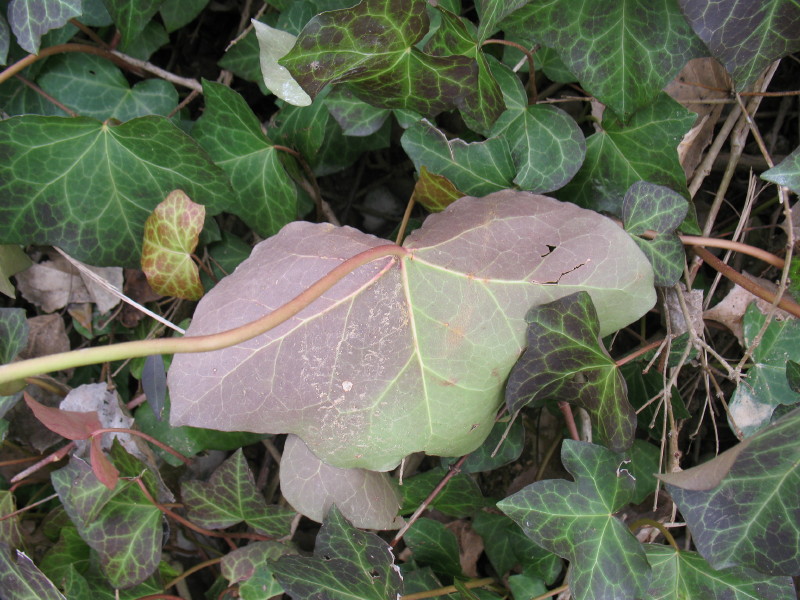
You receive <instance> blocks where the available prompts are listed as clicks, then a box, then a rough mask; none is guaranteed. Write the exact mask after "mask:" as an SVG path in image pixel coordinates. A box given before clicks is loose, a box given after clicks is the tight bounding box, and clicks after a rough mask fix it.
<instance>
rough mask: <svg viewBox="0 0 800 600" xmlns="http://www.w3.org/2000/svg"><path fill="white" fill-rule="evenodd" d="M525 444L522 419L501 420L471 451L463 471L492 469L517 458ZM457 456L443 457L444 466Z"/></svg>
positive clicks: (472, 471)
mask: <svg viewBox="0 0 800 600" xmlns="http://www.w3.org/2000/svg"><path fill="white" fill-rule="evenodd" d="M524 446H525V427H524V426H523V425H522V421H521V420H520V419H517V420H515V421H514V422H513V423H511V424H510V426H509V423H508V421H499V422H497V423H495V424H494V426H493V427H492V431H491V432H490V433H489V437H487V438H486V440H485V441H484V442H483V444H481V445H480V447H478V449H477V450H473V451H472V452H470V455H469V456H468V457H467V460H466V461H465V462H464V464H463V465H461V472H462V473H480V472H482V471H492V470H494V469H498V468H500V467H502V466H503V465H506V464H508V463H510V462H513V461H515V460H517V459H518V458H519V456H520V454H522V449H523V447H524ZM456 460H457V459H455V458H443V459H442V466H447V465H448V464H452V463H454V462H455V461H456Z"/></svg>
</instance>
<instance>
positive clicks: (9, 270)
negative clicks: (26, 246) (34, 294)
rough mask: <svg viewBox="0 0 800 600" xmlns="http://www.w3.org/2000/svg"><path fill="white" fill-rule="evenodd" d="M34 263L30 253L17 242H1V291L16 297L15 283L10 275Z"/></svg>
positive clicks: (10, 296)
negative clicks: (24, 250)
mask: <svg viewBox="0 0 800 600" xmlns="http://www.w3.org/2000/svg"><path fill="white" fill-rule="evenodd" d="M32 264H33V262H32V261H31V259H30V258H28V255H27V254H25V252H23V250H22V248H20V247H19V246H17V245H16V244H0V293H3V294H5V295H6V296H8V297H9V298H14V297H15V296H16V293H15V292H14V284H13V283H11V280H10V279H9V277H11V276H12V275H16V274H17V273H19V272H20V271H24V270H25V269H27V268H28V267H30V266H31V265H32Z"/></svg>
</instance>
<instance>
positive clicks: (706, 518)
mask: <svg viewBox="0 0 800 600" xmlns="http://www.w3.org/2000/svg"><path fill="white" fill-rule="evenodd" d="M798 426H800V410H794V411H792V412H791V413H789V414H788V415H786V416H784V417H783V418H781V419H779V420H778V421H776V422H775V423H773V424H772V425H770V426H768V427H767V428H765V429H763V430H762V431H760V432H759V433H757V434H756V435H754V436H753V437H751V438H748V439H747V440H745V442H742V443H741V444H740V446H741V447H739V448H737V449H736V452H735V454H733V459H732V465H731V464H730V463H731V461H727V462H726V463H723V466H724V465H727V466H729V471H727V473H726V474H725V476H724V477H723V478H722V479H721V482H720V483H719V484H717V485H714V484H715V483H716V481H713V480H712V481H711V482H710V485H709V478H708V477H703V478H700V479H699V480H698V479H697V478H694V477H692V475H693V473H692V472H693V471H694V470H695V469H702V468H703V466H704V465H701V466H700V467H695V469H689V470H687V471H684V472H682V473H679V474H670V475H659V478H660V479H661V480H663V481H666V482H667V490H668V491H669V493H670V495H671V496H672V499H673V500H674V501H675V503H676V504H677V505H678V508H679V509H680V511H681V513H682V514H683V516H684V518H685V519H686V523H687V524H688V525H689V529H690V530H691V532H692V539H693V540H694V542H695V544H696V546H697V549H698V550H699V552H700V554H701V555H703V557H704V558H705V559H706V560H707V561H708V562H709V564H710V565H711V566H712V567H713V568H715V569H724V568H727V567H732V566H736V565H739V566H742V567H746V568H748V569H755V570H756V571H759V572H761V573H766V574H768V575H789V576H791V575H797V574H798V573H800V505H798V504H797V502H794V501H792V502H787V499H788V498H797V497H799V496H800V466H799V465H800V445H798V443H797V428H798ZM728 452H730V451H728ZM721 458H722V457H720V459H721ZM720 459H715V460H718V461H719V460H720ZM687 480H688V481H687ZM720 523H724V525H725V526H724V527H720Z"/></svg>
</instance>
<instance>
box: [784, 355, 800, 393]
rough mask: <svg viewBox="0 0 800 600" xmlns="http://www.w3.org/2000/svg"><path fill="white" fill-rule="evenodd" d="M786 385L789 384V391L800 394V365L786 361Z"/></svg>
mask: <svg viewBox="0 0 800 600" xmlns="http://www.w3.org/2000/svg"><path fill="white" fill-rule="evenodd" d="M786 383H788V384H789V389H791V390H792V391H793V392H797V393H798V394H800V363H797V362H795V361H793V360H787V361H786Z"/></svg>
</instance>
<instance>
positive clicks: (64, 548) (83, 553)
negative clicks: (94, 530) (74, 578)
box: [39, 525, 91, 582]
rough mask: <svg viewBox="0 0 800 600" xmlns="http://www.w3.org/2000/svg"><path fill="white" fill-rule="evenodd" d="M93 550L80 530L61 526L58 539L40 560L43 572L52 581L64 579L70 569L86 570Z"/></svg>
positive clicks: (69, 526)
mask: <svg viewBox="0 0 800 600" xmlns="http://www.w3.org/2000/svg"><path fill="white" fill-rule="evenodd" d="M90 556H91V550H90V548H89V546H88V545H87V544H86V542H84V541H83V539H82V538H81V536H80V534H79V533H78V530H77V529H76V528H75V527H74V526H71V525H68V526H66V527H62V528H61V532H60V534H59V536H58V541H57V542H56V543H55V544H53V545H52V546H50V548H49V549H48V550H47V553H46V554H45V555H44V556H43V557H42V560H41V561H40V562H39V567H41V569H42V572H43V573H44V574H45V575H47V577H49V578H50V579H51V580H52V581H58V582H60V581H63V580H64V579H65V578H67V577H68V576H69V574H68V572H69V571H70V569H77V570H78V571H80V572H85V571H86V570H87V569H88V568H89V565H90Z"/></svg>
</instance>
